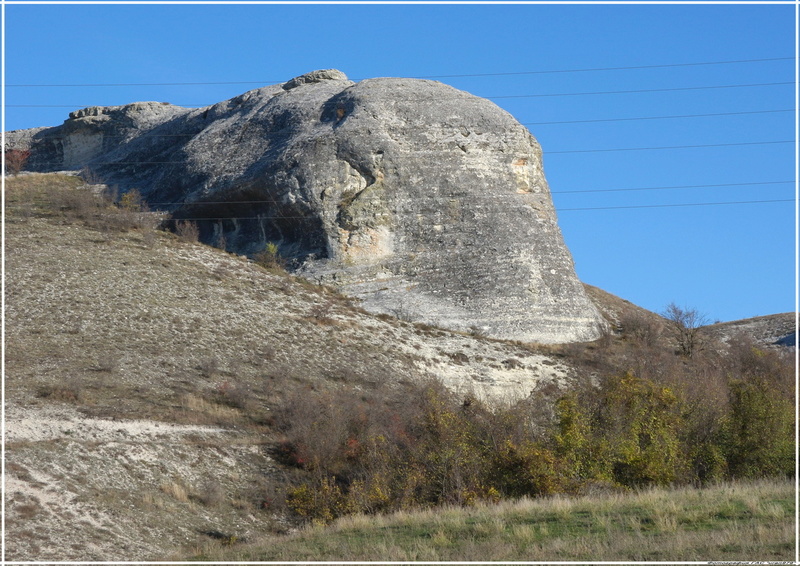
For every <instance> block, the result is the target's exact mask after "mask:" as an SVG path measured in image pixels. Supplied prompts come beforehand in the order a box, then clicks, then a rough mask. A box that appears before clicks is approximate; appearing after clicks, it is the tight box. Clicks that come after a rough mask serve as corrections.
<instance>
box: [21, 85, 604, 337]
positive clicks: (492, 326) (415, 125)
mask: <svg viewBox="0 0 800 566" xmlns="http://www.w3.org/2000/svg"><path fill="white" fill-rule="evenodd" d="M8 139H9V140H10V145H11V146H12V147H19V146H25V147H30V149H31V150H32V156H31V160H30V168H32V169H34V170H39V171H48V170H60V169H78V168H82V167H89V168H90V169H91V170H92V171H93V172H95V173H96V174H97V175H99V176H100V177H101V178H103V179H104V180H105V181H106V182H107V183H111V184H116V185H118V186H119V187H120V188H121V189H122V190H128V189H131V188H138V189H139V190H140V191H141V192H142V194H143V195H144V196H145V198H146V199H147V201H148V202H150V203H151V205H152V206H153V207H154V208H161V209H165V210H169V211H171V212H172V213H173V216H174V218H176V219H192V220H194V221H196V222H198V224H199V225H200V228H201V234H202V238H203V239H204V240H205V241H208V242H210V243H213V242H221V241H224V242H225V245H226V247H227V248H228V249H229V250H231V251H237V252H239V253H247V254H254V253H257V252H258V251H260V250H263V249H264V247H265V246H266V245H267V243H270V242H272V243H275V244H277V245H278V247H279V250H280V253H281V255H282V256H283V257H284V258H287V259H288V260H289V261H290V263H289V267H290V269H291V270H293V271H296V272H298V273H300V274H302V275H304V276H305V277H307V278H309V279H312V280H317V281H320V282H324V283H328V284H332V285H335V286H337V287H339V288H341V289H342V290H343V291H344V292H346V293H349V294H351V295H354V296H357V297H359V298H361V299H362V300H363V305H364V307H365V308H367V309H368V310H372V311H375V312H387V313H391V314H396V315H399V316H402V317H404V318H408V319H411V320H415V321H422V322H426V323H430V324H435V325H440V326H444V327H447V328H452V329H456V330H464V331H470V330H473V331H478V332H480V333H482V334H485V335H487V336H491V337H498V338H508V339H516V340H524V341H538V342H570V341H582V340H590V339H593V338H595V337H596V336H597V335H598V332H599V329H600V327H601V325H602V324H603V322H602V317H601V316H600V315H599V313H598V312H597V310H596V309H595V307H594V305H593V304H592V303H591V301H590V300H589V299H588V298H587V296H586V294H585V292H584V289H583V287H582V286H581V284H580V282H579V281H578V279H577V277H576V275H575V272H574V268H573V263H572V258H571V256H570V254H569V251H568V250H567V248H566V246H565V245H564V242H563V239H562V236H561V232H560V230H559V228H558V224H557V219H556V214H555V211H554V209H553V205H552V201H551V198H550V192H549V188H548V186H547V182H546V180H545V177H544V172H543V167H542V151H541V148H540V147H539V144H538V142H537V141H536V140H535V139H534V137H533V136H532V135H531V134H530V133H529V132H528V130H527V129H526V128H525V127H523V126H522V125H520V124H519V123H518V122H517V121H516V120H515V119H514V118H513V117H512V116H511V115H509V114H508V113H507V112H505V111H504V110H502V109H500V108H499V107H497V106H496V105H495V104H493V103H492V102H490V101H488V100H485V99H482V98H478V97H476V96H473V95H470V94H468V93H465V92H462V91H458V90H456V89H454V88H452V87H449V86H447V85H444V84H441V83H438V82H433V81H424V80H414V79H392V78H379V79H369V80H364V81H361V82H358V83H354V82H352V81H349V80H348V79H347V78H346V76H345V75H344V74H343V73H341V72H339V71H334V70H328V71H315V72H313V73H309V74H307V75H303V76H300V77H297V78H295V79H292V80H291V81H289V82H287V83H284V84H282V85H275V86H269V87H264V88H260V89H256V90H253V91H250V92H247V93H245V94H243V95H241V96H238V97H235V98H233V99H231V100H227V101H224V102H220V103H219V104H215V105H213V106H209V107H206V108H201V109H185V108H179V107H176V106H172V105H168V104H162V103H137V104H131V105H127V106H121V107H108V108H98V107H95V108H88V109H85V110H81V111H78V112H73V113H72V114H70V118H69V119H68V120H66V121H65V122H64V124H63V125H61V126H58V127H55V128H45V129H36V130H34V131H32V130H28V131H20V132H10V133H9V134H8Z"/></svg>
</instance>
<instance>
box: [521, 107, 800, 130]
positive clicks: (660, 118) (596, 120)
mask: <svg viewBox="0 0 800 566" xmlns="http://www.w3.org/2000/svg"><path fill="white" fill-rule="evenodd" d="M794 111H795V110H794V108H786V109H783V110H747V111H741V112H714V113H711V114H674V115H670V116H638V117H634V118H596V119H592V120H560V121H554V122H520V123H521V124H522V125H523V126H544V125H550V124H588V123H592V122H630V121H636V120H666V119H671V118H707V117H711V116H742V115H745V114H771V113H776V112H794Z"/></svg>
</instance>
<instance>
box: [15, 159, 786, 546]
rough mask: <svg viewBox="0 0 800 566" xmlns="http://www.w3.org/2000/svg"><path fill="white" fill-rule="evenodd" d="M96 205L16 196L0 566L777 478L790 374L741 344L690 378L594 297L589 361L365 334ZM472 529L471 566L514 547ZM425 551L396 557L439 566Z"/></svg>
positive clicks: (298, 288)
mask: <svg viewBox="0 0 800 566" xmlns="http://www.w3.org/2000/svg"><path fill="white" fill-rule="evenodd" d="M98 190H99V187H87V186H85V185H84V184H83V182H82V181H81V180H80V179H78V178H77V177H74V176H65V175H21V176H19V177H17V178H14V179H10V180H9V182H8V185H7V194H6V199H7V200H6V202H7V216H6V291H7V294H6V383H5V385H6V430H7V439H6V440H7V443H6V449H7V458H6V472H7V474H6V482H7V497H6V505H7V507H6V511H7V513H6V528H7V537H6V544H7V547H6V549H7V556H6V557H7V558H8V559H11V560H148V559H161V558H163V557H164V556H167V555H170V552H173V551H174V552H175V553H176V554H174V556H188V555H193V554H197V552H198V551H197V550H196V549H202V548H204V547H205V546H206V545H210V548H212V549H213V548H214V547H215V546H214V545H216V546H219V547H224V548H225V549H227V550H232V551H237V552H238V551H239V550H240V549H241V550H242V552H245V546H244V545H245V544H247V543H253V542H255V541H258V540H260V539H261V538H262V537H264V536H265V534H272V535H276V536H279V540H283V539H282V538H280V537H283V536H285V535H286V533H288V532H291V531H292V530H293V529H294V528H296V527H297V526H298V525H301V524H303V523H304V522H306V521H316V522H329V521H331V520H333V519H335V518H336V517H340V516H344V515H348V514H357V513H359V512H372V513H379V514H385V513H388V512H391V511H396V510H403V512H406V511H407V510H408V509H412V508H413V509H419V508H429V509H430V508H433V509H439V508H441V505H443V504H461V505H465V506H474V505H478V507H471V509H473V510H474V509H477V508H480V509H483V507H482V506H481V505H482V503H481V502H482V501H500V500H503V499H516V498H519V497H521V496H552V495H554V494H557V493H569V494H590V493H594V492H596V491H598V490H599V491H611V492H614V493H616V492H621V491H625V490H629V489H636V488H639V487H641V486H646V485H652V484H664V485H668V484H676V485H677V484H690V483H703V482H705V483H711V484H713V483H714V482H717V481H721V480H729V479H737V478H759V477H762V476H765V475H772V476H776V475H777V476H785V475H786V474H787V469H788V468H787V466H788V464H787V462H788V463H791V462H790V456H791V454H790V453H791V448H792V447H793V445H792V438H793V430H794V429H793V421H792V419H793V414H794V413H793V410H792V407H793V406H794V405H793V403H794V401H793V400H794V390H793V383H794V382H793V375H794V374H793V371H792V370H791V367H792V366H791V360H790V359H789V358H788V357H786V356H785V355H783V354H781V353H780V352H778V351H767V350H763V349H761V348H760V347H758V346H757V345H755V344H754V343H752V342H749V341H747V339H746V337H745V338H742V337H739V338H737V337H733V339H731V340H729V345H728V346H724V345H722V344H721V343H719V342H716V341H714V340H713V337H711V336H709V337H708V339H707V340H705V341H703V342H702V347H698V349H697V352H696V353H695V355H694V356H692V357H691V358H689V357H686V356H681V355H678V354H676V348H675V340H674V336H673V334H672V332H671V328H670V326H669V324H668V321H665V320H664V319H663V318H661V317H659V316H658V315H655V314H653V313H649V312H647V311H644V310H643V309H639V308H638V307H635V305H631V304H630V303H628V302H627V301H623V300H622V299H619V298H616V297H613V296H611V295H608V294H607V293H603V292H602V291H600V290H599V289H595V288H588V290H589V292H590V295H591V296H592V298H593V300H595V301H596V302H597V303H598V305H599V307H600V308H601V311H603V312H604V314H605V315H606V316H607V318H608V319H609V321H610V322H611V323H612V324H611V329H612V330H611V331H610V332H609V333H608V334H607V335H606V336H604V337H603V338H602V339H600V340H598V341H596V342H594V343H588V344H569V345H550V346H543V345H537V344H520V343H512V342H504V341H497V340H488V339H484V338H482V337H480V336H470V335H465V334H460V333H455V332H449V331H446V330H442V329H438V328H432V327H429V326H425V325H421V324H413V323H411V322H408V321H403V320H398V319H394V318H391V317H386V316H373V315H370V314H368V313H366V312H364V311H363V310H361V309H359V308H358V305H356V304H353V303H352V302H351V301H350V300H348V299H347V298H345V297H343V296H341V295H339V294H337V293H335V292H333V291H331V290H330V289H326V288H322V287H317V286H314V285H310V284H308V283H307V282H304V281H302V280H300V279H297V278H294V277H291V276H289V275H288V274H286V273H285V272H283V271H281V270H280V269H276V268H275V267H274V265H270V262H264V263H265V264H266V265H260V264H257V263H255V262H253V261H249V260H247V258H243V257H238V256H235V255H231V254H228V253H225V252H224V251H222V250H218V249H214V248H210V247H207V246H203V245H200V244H198V243H196V242H194V241H192V234H191V231H190V230H186V231H183V232H182V233H181V234H179V235H176V234H171V233H166V232H163V231H160V230H156V229H155V226H156V224H157V223H158V221H159V215H157V214H154V213H147V212H143V210H142V207H141V203H139V202H138V200H137V199H136V198H135V195H132V194H129V195H127V196H123V198H121V199H117V200H114V199H111V198H109V197H108V196H107V195H102V194H100V193H99V192H98ZM273 259H274V258H273ZM272 263H274V262H272ZM737 423H747V426H737ZM790 430H791V431H792V436H791V438H790V437H789V436H787V431H790ZM792 461H793V460H792ZM744 489H745V491H746V490H747V489H752V490H753V494H752V495H751V496H750V501H751V503H750V507H747V509H749V511H747V513H750V514H751V515H752V517H756V519H755V520H756V522H755V523H753V525H752V526H753V528H754V529H756V530H757V531H758V529H759V528H761V527H759V525H762V526H763V525H767V527H768V530H769V534H770V536H772V535H774V536H776V537H778V539H780V540H781V541H782V542H780V543H778V542H774V540H773V539H771V538H769V537H766V536H762V535H764V532H763V529H762V530H761V531H758V532H762V535H759V536H762V539H758V540H762V542H763V548H761V549H760V551H759V552H761V551H763V553H765V554H764V555H767V556H772V554H770V553H772V552H773V550H774V548H775V545H778V546H779V547H780V548H781V549H783V548H784V547H785V544H788V543H786V540H789V539H786V537H785V536H784V535H785V528H784V527H780V528H778V527H777V526H776V525H777V523H769V522H768V521H770V520H772V519H770V518H769V513H770V512H769V509H771V510H772V511H771V512H772V515H774V516H775V517H773V518H775V519H780V520H781V521H786V520H787V519H786V516H787V515H786V513H784V514H783V515H780V517H777V515H779V513H778V510H777V509H778V507H774V506H773V507H769V504H770V503H771V502H772V503H774V502H775V501H778V500H780V501H783V499H781V498H782V497H783V496H780V497H779V498H778V499H775V497H777V496H774V495H771V494H768V492H766V491H762V490H761V488H760V487H759V488H757V489H756V488H755V487H752V486H751V487H745V488H744ZM724 493H733V491H730V492H724ZM725 497H727V496H725ZM725 497H723V496H719V497H717V496H716V495H715V496H714V498H719V499H720V501H725ZM736 497H739V495H736ZM726 505H727V504H726ZM730 505H734V507H736V509H738V508H739V507H740V506H739V504H738V503H735V504H734V503H730ZM783 505H784V504H783V503H780V505H779V506H783ZM737 506H738V507H737ZM634 507H635V506H634ZM761 507H763V508H764V509H763V510H762V511H763V512H762V511H758V513H756V511H755V510H757V509H760V508H761ZM781 508H784V510H785V506H784V507H781ZM430 512H432V511H426V513H430ZM472 512H473V511H468V512H467V515H468V514H469V513H472ZM498 512H500V510H499V509H498ZM720 513H722V515H721V516H722V517H727V515H726V514H725V513H726V512H724V511H720ZM745 514H746V513H745ZM751 515H747V516H748V517H749V516H751ZM422 516H425V514H424V513H423V515H422ZM429 516H430V515H429ZM732 516H733V517H735V518H737V517H738V518H737V519H736V521H739V523H737V524H741V521H740V519H742V518H743V517H744V515H736V514H735V513H734V514H733V515H732ZM382 520H383V519H381V521H382ZM625 520H628V519H625ZM625 520H623V519H620V521H622V522H623V523H624V521H625ZM630 520H632V519H630ZM653 520H654V521H655V519H653ZM674 520H675V521H677V523H676V524H684V523H685V524H689V523H691V520H690V519H680V518H674ZM486 521H488V523H489V524H495V526H494V527H491V526H481V527H478V530H481V529H488V531H487V532H489V533H490V534H491V533H493V534H491V536H489V538H487V539H486V540H485V541H482V542H481V543H480V544H481V545H484V544H486V545H488V546H487V549H483V548H482V549H481V550H480V552H484V550H486V551H487V552H488V547H490V546H492V545H497V546H498V548H499V547H500V546H503V544H505V543H502V541H503V540H505V539H504V538H503V537H505V536H506V534H504V533H505V532H506V531H508V530H509V529H510V531H514V528H513V526H511V525H512V523H513V521H511V520H510V519H509V520H508V521H506V519H502V520H500V519H497V520H495V519H491V520H489V519H487V520H486ZM486 521H484V520H483V519H481V523H484V522H486ZM498 521H500V522H501V523H503V524H507V525H508V528H506V527H503V528H502V529H500V528H499V527H497V524H499V523H498ZM504 521H505V522H504ZM537 521H539V520H538V519H537ZM609 521H610V522H609ZM615 521H617V520H616V519H614V520H611V519H608V520H606V523H603V522H602V521H601V522H600V523H599V524H600V525H603V524H607V526H608V527H609V528H611V526H613V525H614V524H616V523H615ZM647 521H649V519H647V520H646V522H645V523H642V524H643V525H645V526H647V529H649V526H648V525H650V524H651V523H649V522H647ZM539 522H540V521H539ZM467 523H469V521H467ZM523 523H524V521H523ZM545 523H548V521H545ZM469 524H472V523H469ZM537 524H538V523H537ZM548 524H549V523H548ZM631 524H632V523H631ZM781 524H782V523H781ZM550 526H551V527H553V528H555V527H556V525H550ZM773 527H774V528H773ZM431 528H432V527H431ZM520 528H521V527H520ZM538 528H539V527H537V529H538ZM548 528H549V527H548ZM560 528H561V527H560V526H558V528H556V532H557V534H558V538H561V537H562V535H563V534H564V533H565V532H567V531H569V529H568V528H567V527H565V528H566V531H564V532H561V531H559V530H558V529H560ZM604 528H605V527H604ZM615 528H616V527H615ZM748 528H749V527H748ZM592 529H594V527H592ZM647 529H645V531H646V532H647V533H650V531H649V530H647ZM388 530H389V532H394V528H391V529H388ZM429 530H430V529H429V527H427V526H426V527H424V528H423V527H420V528H419V529H417V532H422V531H424V532H426V533H428V534H424V535H423V536H422V539H423V540H417V541H416V542H414V543H413V545H412V546H413V547H414V548H420V549H422V548H425V549H427V550H425V551H424V552H423V553H422V554H419V555H417V554H414V551H413V550H408V552H409V553H410V554H403V553H405V552H406V550H403V551H402V552H400V551H398V554H397V556H402V558H398V559H400V560H406V559H411V558H407V557H412V558H413V557H414V556H420V557H422V556H429V555H430V556H433V555H434V554H435V552H439V550H435V551H434V550H432V549H431V548H430V545H429V544H428V542H426V541H427V539H433V538H436V537H434V536H432V535H431V534H430V532H429ZM523 530H524V529H523ZM540 530H541V529H540ZM595 530H596V529H595ZM432 532H433V534H435V533H436V532H437V531H436V530H434V531H432ZM537 532H538V531H537ZM551 532H552V529H551ZM671 532H672V533H673V534H675V533H679V532H682V531H681V530H680V529H679V530H677V531H671ZM781 533H783V534H781ZM634 534H635V533H634ZM302 536H306V534H303V535H302ZM328 536H329V535H325V537H326V538H327V537H328ZM404 536H405V535H404ZM465 536H466V535H465ZM469 536H472V535H469ZM526 536H528V538H529V539H530V537H532V536H533V535H531V534H530V533H529V534H528V535H526ZM537 536H538V535H537ZM570 536H571V535H570ZM637 536H638V535H637ZM748 536H749V535H748ZM754 536H755V535H754ZM369 537H370V538H372V535H369ZM458 538H461V535H457V534H454V533H450V534H447V536H446V537H444V538H442V545H440V546H442V547H443V548H446V547H447V546H448V545H447V544H445V542H444V541H445V540H450V541H452V540H453V539H458ZM534 538H535V537H534ZM614 538H615V539H616V538H622V534H621V533H620V532H617V531H614ZM277 540H278V539H276V540H271V542H270V543H269V545H270V546H275V548H279V547H280V544H278V542H277ZM378 540H380V537H378ZM530 540H533V539H530ZM536 540H539V539H536ZM742 540H744V539H742ZM775 540H777V539H775ZM677 542H678V541H677V540H676V541H673V545H676V544H677ZM423 543H424V544H423ZM501 543H502V544H501ZM226 544H227V545H229V546H230V548H228V546H226ZM281 544H283V543H281ZM286 544H287V545H289V546H287V547H286V548H291V544H292V543H291V542H286ZM320 544H321V543H320ZM376 544H378V543H376ZM380 544H383V543H380ZM386 544H389V543H386ZM537 544H539V543H538V542H537ZM553 544H555V545H556V546H558V544H560V543H557V542H555V543H553ZM561 544H563V543H561ZM603 544H606V543H603ZM693 544H694V543H693ZM749 544H750V543H748V545H749ZM752 544H756V542H753V543H752ZM314 545H316V546H318V543H314ZM426 545H427V546H426ZM515 545H516V543H514V545H512V547H514V548H517V547H518V546H519V545H516V546H515ZM780 545H784V546H780ZM362 546H364V547H365V548H373V547H370V546H369V545H368V544H363V545H362ZM247 548H248V550H247V552H251V551H252V552H256V553H257V552H262V551H258V550H253V549H251V548H250V547H247ZM374 548H375V549H376V552H377V553H378V554H380V552H381V551H380V547H374ZM387 548H388V547H387ZM525 548H526V550H525V552H528V551H530V547H525ZM614 548H617V551H618V552H620V553H622V554H624V555H625V556H628V555H627V554H625V552H627V551H623V550H622V548H621V547H614ZM664 548H668V543H667V542H664ZM676 548H679V546H676ZM714 548H716V547H714ZM737 548H738V547H737ZM748 548H750V549H752V548H754V547H752V546H748ZM175 549H178V550H175ZM187 549H188V550H187ZM193 549H195V550H193ZM462 550H463V549H460V550H458V552H461V551H462ZM707 550H708V552H711V550H712V548H711V547H708V548H707ZM551 551H552V552H555V550H554V549H553V548H552V547H548V550H547V552H548V553H549V552H551ZM214 552H216V551H214ZM304 552H305V551H304ZM309 552H312V553H313V552H317V551H313V550H309ZM319 552H322V554H314V556H321V557H322V556H323V555H325V554H328V553H329V552H331V553H332V554H333V555H338V554H339V552H338V551H337V550H336V549H331V548H327V549H323V550H322V551H319ZM420 552H422V550H420ZM475 552H478V551H475ZM609 552H610V554H608V556H609V557H612V556H613V552H612V551H609ZM614 552H616V551H614ZM347 553H349V550H348V551H346V552H344V554H347ZM467 554H469V552H468V553H467ZM490 554H491V555H496V556H498V558H497V559H500V557H501V556H502V554H493V553H490ZM622 554H621V555H622ZM756 554H758V553H756ZM436 555H437V556H442V557H445V556H456V554H455V553H454V554H447V553H443V554H436ZM471 555H472V556H477V554H475V553H473V554H471ZM556 555H557V554H556ZM253 556H256V555H255V554H254V555H253ZM270 556H273V555H270ZM274 556H278V555H274ZM309 556H311V554H309ZM359 556H366V554H362V555H359ZM542 556H544V554H543V555H542ZM706 556H708V559H717V557H716V556H713V553H712V554H707V555H706ZM726 556H727V555H726ZM731 556H733V554H731ZM368 558H374V557H371V556H368ZM278 559H282V558H278ZM417 559H422V558H417ZM441 559H446V558H441Z"/></svg>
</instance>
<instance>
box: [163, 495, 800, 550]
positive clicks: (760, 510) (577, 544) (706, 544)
mask: <svg viewBox="0 0 800 566" xmlns="http://www.w3.org/2000/svg"><path fill="white" fill-rule="evenodd" d="M794 508H795V507H794V485H793V483H791V482H767V481H762V482H755V483H739V484H733V485H718V486H714V487H709V488H706V489H691V488H681V489H649V490H644V491H639V492H635V493H628V494H623V493H613V494H604V495H595V496H585V497H580V498H568V497H562V496H557V497H552V498H545V499H539V500H523V501H518V502H508V503H502V504H498V505H477V506H475V507H471V508H467V509H464V508H452V507H451V508H445V509H437V510H429V511H422V512H402V513H397V514H393V515H389V516H379V517H373V516H364V515H358V516H354V517H347V518H343V519H340V520H339V521H337V522H335V523H334V524H332V525H330V526H328V527H312V528H308V529H305V530H303V531H301V532H299V533H296V534H292V535H289V536H285V537H281V538H274V537H271V538H264V539H261V540H257V541H252V542H245V543H242V544H238V545H237V544H234V545H225V544H222V543H209V544H206V545H205V546H204V547H202V548H196V549H190V550H189V552H190V553H191V558H192V559H195V560H214V561H223V560H224V561H282V560H286V561H297V560H309V561H323V560H343V561H345V560H386V561H537V560H543V561H561V560H563V561H581V560H585V561H617V560H618V561H631V562H633V561H636V562H639V561H647V562H653V561H669V560H675V561H701V560H727V561H780V560H785V561H791V560H794V557H795V551H794V533H795V524H794ZM179 556H182V555H175V558H178V557H179Z"/></svg>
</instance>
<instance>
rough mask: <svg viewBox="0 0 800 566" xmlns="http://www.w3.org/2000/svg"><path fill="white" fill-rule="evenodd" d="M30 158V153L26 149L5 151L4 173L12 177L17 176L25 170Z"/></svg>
mask: <svg viewBox="0 0 800 566" xmlns="http://www.w3.org/2000/svg"><path fill="white" fill-rule="evenodd" d="M30 156H31V152H30V150H27V149H7V150H6V152H5V158H6V173H8V174H10V175H12V176H14V177H16V176H17V175H19V174H20V172H21V171H22V170H24V169H25V165H26V164H27V163H28V159H29V158H30Z"/></svg>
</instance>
